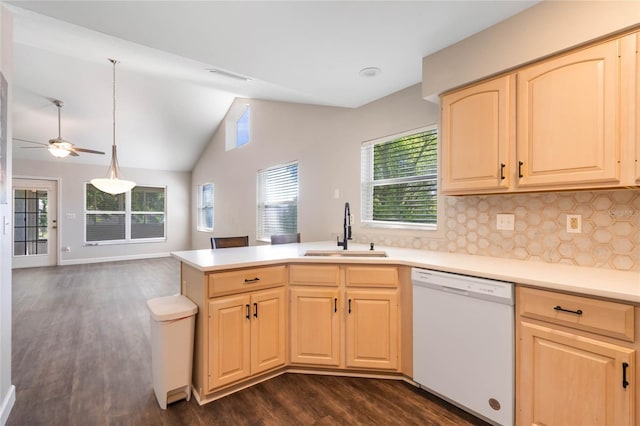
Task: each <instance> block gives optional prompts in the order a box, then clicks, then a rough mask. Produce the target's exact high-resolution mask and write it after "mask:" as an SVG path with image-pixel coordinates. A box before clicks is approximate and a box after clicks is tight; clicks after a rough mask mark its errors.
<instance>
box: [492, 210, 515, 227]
mask: <svg viewBox="0 0 640 426" xmlns="http://www.w3.org/2000/svg"><path fill="white" fill-rule="evenodd" d="M514 223H515V215H512V214H503V213H501V214H498V215H497V216H496V229H497V230H499V231H513V229H514Z"/></svg>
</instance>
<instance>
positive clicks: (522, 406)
mask: <svg viewBox="0 0 640 426" xmlns="http://www.w3.org/2000/svg"><path fill="white" fill-rule="evenodd" d="M516 307H517V309H518V312H519V322H518V347H517V352H518V363H517V364H518V377H517V398H516V405H517V414H516V422H517V424H518V425H546V426H554V425H558V426H564V425H602V426H605V425H610V426H625V425H629V426H632V425H634V424H636V413H635V409H636V397H637V395H636V393H635V391H636V389H637V386H638V385H637V378H638V374H637V373H636V353H637V350H636V349H637V336H636V334H635V333H636V328H635V325H634V324H635V321H636V320H637V319H636V318H635V316H636V315H637V312H636V310H635V308H634V307H633V306H631V305H626V304H622V303H616V302H609V301H599V300H595V299H592V298H586V297H582V296H574V295H567V294H562V293H555V292H549V291H543V290H537V289H530V288H518V290H517V301H516ZM634 313H635V314H634ZM601 317H608V318H609V321H608V322H607V323H605V322H602V321H599V320H597V319H598V318H601ZM596 324H597V325H598V328H594V325H596ZM603 324H606V326H603ZM585 330H597V331H598V332H597V333H594V332H588V331H585ZM621 330H624V333H621V332H620V331H621ZM612 336H614V337H612ZM620 336H628V337H623V338H620ZM634 341H635V342H636V343H634Z"/></svg>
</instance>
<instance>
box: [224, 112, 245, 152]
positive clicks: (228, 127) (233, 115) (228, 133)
mask: <svg viewBox="0 0 640 426" xmlns="http://www.w3.org/2000/svg"><path fill="white" fill-rule="evenodd" d="M250 121H251V110H250V108H249V105H247V104H234V105H233V106H231V108H229V112H228V113H227V118H226V119H225V148H226V150H227V151H229V150H231V149H234V148H238V147H241V146H243V145H247V144H248V143H249V141H250V139H251V137H250V135H251V133H250V129H251V126H250Z"/></svg>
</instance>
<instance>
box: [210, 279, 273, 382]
mask: <svg viewBox="0 0 640 426" xmlns="http://www.w3.org/2000/svg"><path fill="white" fill-rule="evenodd" d="M285 312H286V311H285V290H284V287H280V288H275V289H271V290H263V291H256V292H254V293H249V294H241V295H238V296H229V297H221V298H217V299H212V300H210V301H209V339H208V343H209V359H208V361H209V362H208V366H209V386H208V387H209V390H213V389H215V388H218V387H220V386H224V385H227V384H230V383H233V382H236V381H238V380H241V379H244V378H247V377H250V376H252V375H255V374H259V373H261V372H263V371H266V370H269V369H272V368H275V367H278V366H280V365H284V363H285Z"/></svg>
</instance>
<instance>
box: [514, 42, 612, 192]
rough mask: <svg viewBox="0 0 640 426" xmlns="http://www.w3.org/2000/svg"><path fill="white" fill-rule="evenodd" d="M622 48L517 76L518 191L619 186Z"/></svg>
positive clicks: (604, 47)
mask: <svg viewBox="0 0 640 426" xmlns="http://www.w3.org/2000/svg"><path fill="white" fill-rule="evenodd" d="M618 43H619V42H618V41H617V40H614V41H610V42H607V43H602V44H599V45H596V46H593V47H590V48H587V49H583V50H580V51H578V52H576V53H572V54H568V55H565V56H561V57H559V58H556V59H550V60H548V61H544V62H541V63H539V64H537V65H533V66H530V67H528V68H525V69H523V70H522V71H520V72H518V74H517V98H518V109H517V122H518V129H517V161H518V164H516V165H515V167H517V168H518V171H517V172H518V178H519V179H518V186H519V187H527V186H536V185H545V186H547V185H558V188H562V187H565V188H571V187H574V188H575V187H579V184H583V185H587V186H588V185H589V184H591V185H593V184H595V183H606V182H610V183H611V185H612V186H613V185H615V183H616V182H619V179H620V168H619V164H618V161H619V152H620V137H619V128H618V120H619V119H620V89H619V81H620V79H619V70H620V65H619V58H618Z"/></svg>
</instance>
